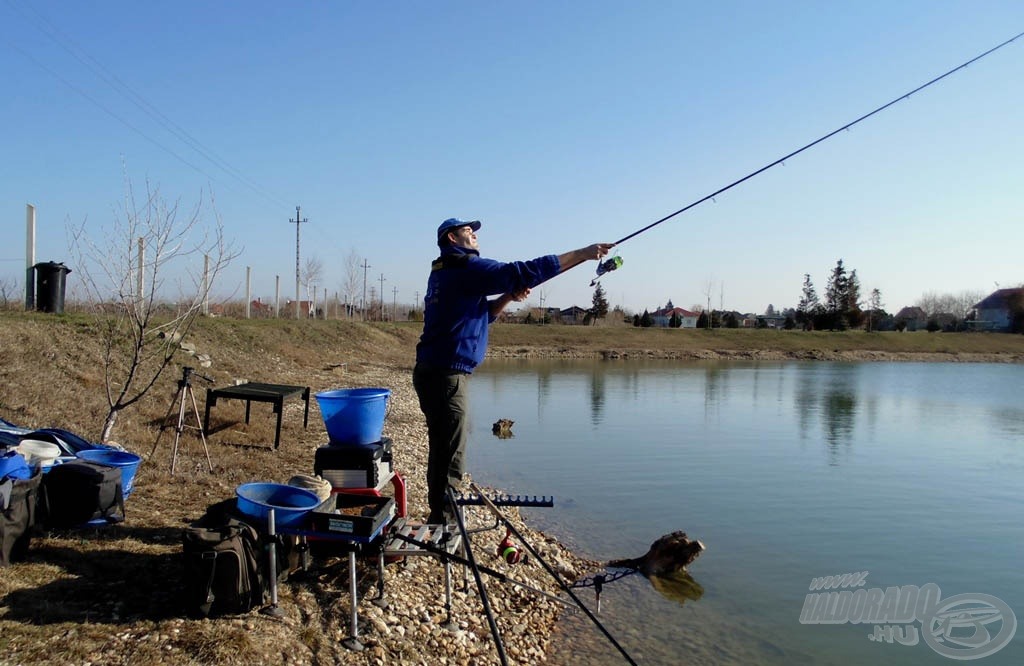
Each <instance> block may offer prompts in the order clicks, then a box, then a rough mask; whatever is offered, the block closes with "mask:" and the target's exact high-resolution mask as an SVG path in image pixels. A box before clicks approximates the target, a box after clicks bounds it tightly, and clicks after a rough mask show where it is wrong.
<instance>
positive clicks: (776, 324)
mask: <svg viewBox="0 0 1024 666" xmlns="http://www.w3.org/2000/svg"><path fill="white" fill-rule="evenodd" d="M748 321H749V318H745V319H744V320H743V325H744V326H746V325H747V322H748ZM754 326H756V327H760V328H785V327H786V318H785V317H784V316H783V315H778V314H771V315H769V314H763V315H757V316H756V317H754Z"/></svg>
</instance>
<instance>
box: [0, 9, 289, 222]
mask: <svg viewBox="0 0 1024 666" xmlns="http://www.w3.org/2000/svg"><path fill="white" fill-rule="evenodd" d="M7 4H8V6H10V7H11V8H12V9H14V10H15V11H17V12H18V13H20V14H21V15H22V17H23V18H25V19H26V20H27V21H29V22H31V23H33V24H34V27H35V28H36V29H37V30H39V31H40V32H42V33H43V34H44V35H46V37H48V38H49V39H50V40H51V41H52V42H54V43H55V44H57V45H58V46H59V47H61V48H62V49H63V50H65V51H66V52H67V53H69V54H70V55H71V56H72V57H74V58H75V59H76V60H78V61H79V62H80V63H82V64H83V65H85V66H86V67H88V68H89V69H90V70H91V71H92V72H93V73H94V74H95V75H96V76H98V77H99V78H100V79H102V80H103V81H104V82H105V83H106V84H107V85H108V86H110V87H111V88H113V89H114V91H115V92H117V93H119V94H120V95H122V96H123V97H125V98H127V99H128V100H129V101H130V102H131V103H132V104H134V105H135V106H136V107H137V108H139V109H140V110H141V111H143V112H144V113H145V114H146V115H148V116H149V117H150V118H152V119H153V120H155V121H156V122H157V123H158V124H160V125H161V126H162V127H163V128H164V129H166V130H167V131H168V132H170V133H171V134H172V135H174V136H175V137H176V138H177V139H179V140H180V141H183V142H184V143H185V144H186V145H188V146H189V147H190V148H191V149H192V150H194V151H195V152H197V153H199V155H200V156H202V157H203V158H205V159H206V160H207V161H209V162H210V163H211V164H213V165H214V166H216V167H218V168H219V169H220V170H221V171H223V172H225V173H226V174H228V175H229V176H231V177H233V178H234V179H235V180H237V181H238V182H240V183H241V184H242V185H244V186H246V187H247V188H249V189H250V190H252V191H254V192H256V193H257V194H259V195H261V196H263V197H265V198H266V199H268V200H270V201H271V202H273V203H276V204H278V205H282V206H283V205H286V204H284V202H283V201H282V200H281V199H280V198H278V197H276V196H274V195H273V194H271V193H270V192H268V191H267V190H266V188H263V187H261V186H260V185H259V184H257V183H255V182H254V181H253V180H252V179H250V178H248V177H247V176H246V175H245V174H243V173H242V172H241V171H239V170H238V169H236V168H234V167H233V166H232V165H231V164H229V163H228V162H227V161H226V160H224V159H223V158H221V157H219V156H218V155H217V154H216V153H215V152H214V151H213V150H212V149H211V148H209V147H207V146H205V145H204V144H203V143H202V142H201V141H199V140H198V139H196V138H195V137H193V136H192V135H191V134H189V133H188V132H187V131H186V130H185V129H184V128H183V127H181V126H180V125H178V124H177V123H175V122H174V121H173V120H171V119H170V118H168V117H167V116H166V115H165V114H164V113H162V112H161V111H160V110H159V109H158V108H157V107H156V106H154V105H153V104H151V103H150V102H149V101H147V100H146V99H145V98H144V97H142V95H140V94H139V93H137V92H136V91H135V90H133V89H132V88H131V87H130V86H129V85H128V84H126V83H124V82H123V81H121V79H119V78H118V77H117V75H116V74H114V73H113V72H111V71H110V70H109V69H107V68H106V67H105V66H104V65H103V64H102V63H101V62H99V60H97V59H96V58H94V57H93V56H91V55H90V54H89V53H88V52H87V51H85V49H83V48H82V47H81V46H79V45H78V44H77V43H75V42H74V40H73V39H71V37H69V36H68V35H67V33H64V32H63V31H61V30H60V29H59V28H58V27H57V26H55V25H54V24H53V23H52V22H50V21H49V20H48V19H47V18H46V17H45V16H43V15H42V14H40V13H39V12H38V11H37V10H36V9H35V8H32V7H29V10H30V11H31V12H32V14H33V15H34V17H35V18H33V17H31V16H28V15H27V14H26V12H25V11H24V10H23V9H21V8H19V7H18V6H16V5H15V3H14V2H13V0H7ZM11 46H13V47H14V48H15V49H16V50H18V51H20V52H21V53H22V54H23V55H25V56H26V57H28V58H29V59H30V60H32V61H33V62H34V63H35V64H36V65H37V66H39V67H40V68H42V69H44V70H45V71H47V72H48V73H50V74H51V75H52V76H54V77H56V78H57V79H58V80H60V81H61V82H63V83H64V84H65V85H67V86H69V87H70V88H71V89H72V90H75V91H76V92H78V93H79V94H80V95H82V96H83V97H85V99H87V100H89V101H90V102H92V103H93V104H95V105H96V106H98V107H99V108H100V109H102V110H103V111H105V112H106V113H108V114H110V115H111V116H112V117H114V118H115V119H116V120H117V121H118V122H121V123H122V124H124V125H125V126H127V127H129V128H130V129H132V130H133V131H135V132H137V133H139V134H140V135H142V136H143V137H144V138H146V139H147V140H148V141H150V142H152V143H153V144H154V145H156V146H157V147H158V148H160V149H161V150H164V151H166V152H168V153H169V154H170V155H172V156H173V157H175V158H176V159H178V160H179V161H181V162H182V163H183V164H185V165H187V166H189V167H190V168H192V169H195V170H196V171H198V172H199V173H202V174H203V175H204V176H206V177H207V178H209V179H210V180H215V179H214V178H213V177H212V176H211V175H210V174H208V173H206V172H205V171H203V170H202V169H200V168H199V167H198V166H196V165H194V164H192V163H191V162H188V161H187V160H185V159H184V158H182V157H181V156H179V155H178V154H177V153H175V152H174V151H172V150H170V149H169V148H167V147H166V146H164V145H163V144H161V143H159V142H157V141H156V140H155V139H153V138H151V137H149V136H148V135H146V134H145V133H144V132H142V130H140V129H139V128H137V127H135V126H133V125H131V124H130V123H128V122H127V121H125V120H124V119H123V118H121V117H120V116H118V115H117V114H115V113H113V112H112V111H110V110H109V109H107V108H106V107H105V106H103V105H102V104H100V103H99V102H98V101H97V100H95V99H94V98H93V97H91V96H90V95H88V94H86V93H85V92H84V91H83V90H81V89H80V88H78V87H77V86H75V85H73V84H72V83H70V82H69V81H68V80H67V79H65V78H64V77H62V76H60V75H59V74H57V73H56V72H54V71H53V70H52V69H50V68H49V67H47V66H46V65H44V64H43V63H41V62H40V61H39V60H38V59H36V58H35V57H33V56H31V55H30V54H28V53H27V52H26V51H24V50H23V49H21V48H20V47H18V46H17V45H14V44H12V45H11Z"/></svg>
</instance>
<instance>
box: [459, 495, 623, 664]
mask: <svg viewBox="0 0 1024 666" xmlns="http://www.w3.org/2000/svg"><path fill="white" fill-rule="evenodd" d="M469 487H470V489H471V490H472V491H473V492H474V493H476V494H477V495H479V496H480V499H481V500H483V503H484V506H486V507H487V509H488V510H489V511H490V512H491V513H492V514H494V517H495V518H497V519H498V520H499V521H501V522H502V523H504V524H505V527H507V528H508V529H509V531H511V532H512V533H513V534H515V536H516V538H517V539H519V541H520V542H521V543H522V544H523V546H525V547H526V549H527V550H529V551H530V554H531V555H533V558H534V559H535V560H536V561H537V562H539V563H540V564H541V566H542V567H544V569H545V571H547V572H548V574H549V575H550V576H551V577H552V578H554V579H555V582H556V583H558V585H559V586H560V587H561V588H562V590H563V591H564V592H565V593H566V594H568V595H569V598H570V599H572V600H573V602H575V603H576V605H577V606H578V607H579V609H580V610H582V611H583V612H584V613H585V614H586V616H587V617H588V618H590V620H591V622H593V623H594V626H596V627H597V628H598V629H600V630H601V633H603V634H604V635H605V638H607V639H608V641H609V642H610V643H611V644H612V645H614V646H615V648H616V649H617V650H618V651H619V653H620V654H621V655H622V656H623V657H624V658H625V659H626V661H627V662H629V663H630V664H632V666H636V661H634V660H633V657H631V656H629V653H628V652H626V648H624V647H622V645H620V644H619V642H618V641H617V640H615V637H614V636H612V635H611V633H610V632H609V631H608V629H606V628H605V626H604V625H603V624H601V621H600V620H598V619H597V617H595V616H594V614H593V613H592V612H591V611H590V609H589V608H587V606H586V605H585V604H584V603H583V602H582V601H580V599H579V597H577V596H576V594H575V593H573V591H572V588H570V587H569V586H568V585H567V584H566V583H565V581H564V580H562V577H561V576H559V575H558V572H557V571H555V570H554V569H552V568H551V565H550V564H548V563H547V562H545V561H544V558H543V557H541V555H540V553H538V552H537V549H536V548H534V547H533V546H531V545H530V543H529V542H528V541H527V540H526V539H524V538H523V535H522V534H521V533H520V532H519V530H518V529H517V528H516V526H515V525H513V524H512V521H510V520H509V519H508V518H506V517H505V514H503V513H502V512H501V511H500V510H499V509H498V507H496V506H494V502H492V501H491V500H490V499H488V498H487V496H486V495H484V493H483V491H482V490H480V488H479V487H478V486H477V485H476V484H475V483H470V484H469ZM448 492H449V493H451V490H450V489H449V491H448ZM451 497H452V498H454V495H451ZM453 504H454V501H453Z"/></svg>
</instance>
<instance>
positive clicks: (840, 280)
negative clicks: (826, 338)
mask: <svg viewBox="0 0 1024 666" xmlns="http://www.w3.org/2000/svg"><path fill="white" fill-rule="evenodd" d="M849 282H850V279H849V276H847V274H846V269H845V268H844V267H843V260H842V259H840V260H839V261H837V262H836V267H835V268H833V269H832V274H831V275H830V276H829V278H828V286H827V287H825V314H826V315H827V317H828V327H829V329H830V330H835V329H837V328H838V329H839V330H845V328H846V306H847V294H848V292H849V288H850V285H849Z"/></svg>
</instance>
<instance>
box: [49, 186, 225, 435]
mask: <svg viewBox="0 0 1024 666" xmlns="http://www.w3.org/2000/svg"><path fill="white" fill-rule="evenodd" d="M211 208H213V205H212V202H211ZM201 210H202V197H200V201H199V202H198V203H197V204H196V206H195V208H193V209H192V210H191V211H190V212H189V213H188V214H187V215H185V216H183V218H179V217H178V215H179V202H178V201H174V202H168V201H167V200H166V199H164V198H163V197H162V196H161V194H160V190H159V188H158V187H154V186H152V185H151V184H150V183H149V182H148V181H147V182H146V191H145V197H144V198H143V199H142V201H141V203H140V201H139V200H138V199H136V193H135V189H134V187H133V186H132V183H131V180H130V179H128V178H127V177H126V178H125V200H124V202H123V204H122V205H121V207H120V210H119V211H115V214H114V221H113V224H112V225H111V226H110V228H108V229H104V230H102V238H94V237H92V236H90V235H89V233H87V228H86V223H85V221H83V222H82V224H81V225H80V226H78V227H70V226H69V229H68V232H69V241H70V242H69V245H70V251H71V254H72V256H74V257H76V260H77V263H78V264H79V266H80V274H81V278H80V280H81V283H82V285H83V287H84V289H85V291H86V293H87V295H88V297H89V298H90V299H91V300H92V301H93V303H94V311H95V312H96V313H97V320H98V324H99V326H98V328H99V331H100V335H101V337H102V344H103V352H102V354H103V357H102V359H101V362H102V366H103V377H104V386H105V389H106V396H107V405H108V407H109V409H108V412H107V415H106V418H105V419H104V421H103V429H102V432H101V433H100V441H104V442H106V441H109V440H110V437H111V435H112V433H113V431H114V426H115V424H116V423H117V417H118V415H119V414H120V413H121V412H122V411H123V410H124V409H126V408H128V407H130V406H132V405H133V404H135V403H136V402H138V401H139V400H140V399H141V398H142V397H143V396H145V395H146V394H147V393H148V392H149V390H150V389H151V388H153V386H154V385H155V384H156V381H157V379H158V378H159V377H160V375H161V373H162V372H163V371H164V370H165V369H166V368H167V366H168V365H169V364H170V362H171V360H172V359H173V358H174V355H175V353H176V352H177V351H178V348H179V347H178V345H179V342H180V341H181V339H182V338H183V337H184V336H185V335H186V334H187V333H188V332H189V330H190V329H191V327H192V325H193V324H194V323H195V320H196V318H197V317H198V316H199V315H200V314H201V312H202V306H203V302H204V300H205V299H206V297H207V295H208V294H209V291H210V286H211V285H212V284H213V282H214V279H215V278H216V276H217V275H218V274H220V273H221V272H222V271H223V270H224V269H225V268H226V267H227V265H228V264H229V263H230V262H231V260H232V259H234V258H236V257H237V256H238V254H239V253H238V252H236V251H235V250H234V249H233V248H232V247H231V246H230V244H229V243H228V242H226V240H225V238H224V228H223V224H222V223H221V220H220V218H219V216H218V215H217V214H216V210H215V209H213V218H214V221H213V223H212V224H211V225H204V224H203V223H202V219H201V215H200V213H201ZM140 249H141V251H140ZM207 262H208V263H207ZM172 273H173V274H174V275H176V276H177V277H176V278H175V279H173V280H172V282H171V283H168V282H167V280H168V276H169V275H171V274H172ZM172 290H176V292H177V302H176V303H174V304H172V305H171V306H167V305H166V301H161V300H159V299H161V298H166V297H167V296H168V295H170V293H169V292H171V291H172Z"/></svg>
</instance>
